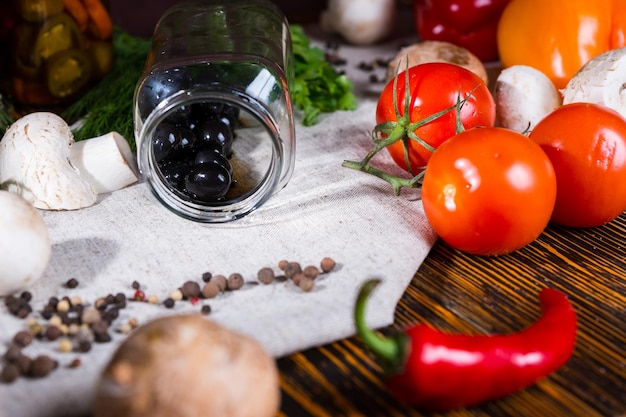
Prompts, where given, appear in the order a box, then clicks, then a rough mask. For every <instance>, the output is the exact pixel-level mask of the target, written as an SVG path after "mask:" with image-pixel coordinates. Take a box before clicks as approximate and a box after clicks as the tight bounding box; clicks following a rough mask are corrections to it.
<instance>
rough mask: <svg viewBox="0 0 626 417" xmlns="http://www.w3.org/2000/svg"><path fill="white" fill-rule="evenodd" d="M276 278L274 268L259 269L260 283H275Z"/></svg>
mask: <svg viewBox="0 0 626 417" xmlns="http://www.w3.org/2000/svg"><path fill="white" fill-rule="evenodd" d="M274 278H275V275H274V270H273V269H272V268H269V267H265V268H261V269H259V272H257V279H258V280H259V282H261V283H263V284H271V283H272V281H274Z"/></svg>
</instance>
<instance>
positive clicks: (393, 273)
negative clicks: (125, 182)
mask: <svg viewBox="0 0 626 417" xmlns="http://www.w3.org/2000/svg"><path fill="white" fill-rule="evenodd" d="M340 52H341V54H342V56H343V57H345V58H347V59H348V63H347V64H346V66H345V70H346V72H347V73H348V75H349V77H350V79H351V80H353V81H354V83H355V92H356V93H357V95H358V99H359V105H358V109H357V110H355V111H341V112H336V113H332V114H322V115H321V118H320V121H319V123H318V124H317V125H314V126H311V127H304V126H302V125H301V123H299V122H298V124H297V126H296V137H297V145H296V163H295V170H294V174H293V177H292V178H291V181H290V182H289V183H288V184H287V186H286V187H285V188H284V189H282V190H280V191H279V192H278V193H277V194H275V195H274V196H272V197H271V198H270V199H269V200H268V201H267V202H266V203H265V204H264V205H263V206H262V207H261V208H259V209H258V210H257V211H255V212H253V213H251V214H249V215H248V216H246V217H244V218H242V219H239V220H236V221H234V222H231V223H226V224H217V225H213V224H211V225H205V224H200V223H196V222H193V221H189V220H185V219H183V218H181V217H179V216H177V215H175V214H173V213H172V212H170V211H169V210H168V209H166V208H165V207H164V206H162V205H161V204H160V203H159V202H157V200H156V199H155V198H154V197H153V196H152V194H151V192H150V191H149V190H148V187H147V185H146V184H144V183H137V184H134V185H132V186H130V187H127V188H125V189H122V190H119V191H116V192H114V193H111V194H109V195H105V196H102V197H101V198H100V200H99V201H98V203H97V204H96V205H94V206H92V207H89V208H85V209H81V210H78V211H72V212H42V214H43V216H44V218H45V221H46V224H47V225H48V228H49V231H50V236H51V239H52V243H53V247H52V258H51V261H50V263H49V265H48V268H47V270H46V272H45V274H44V276H43V278H42V279H41V280H40V281H39V282H37V283H36V284H35V285H33V286H32V287H31V288H29V290H30V291H31V292H32V294H33V299H32V302H31V305H32V306H33V308H34V310H35V311H34V313H33V314H32V315H33V316H34V317H39V313H38V311H40V310H41V308H42V307H43V305H44V304H45V303H46V302H47V300H48V298H49V297H50V296H53V295H54V296H64V295H67V296H70V297H72V296H79V297H81V299H82V300H83V302H84V303H85V304H89V303H93V302H94V301H95V300H96V298H97V297H101V296H105V295H107V294H109V293H112V294H116V293H118V292H122V293H124V294H126V295H127V296H128V297H132V295H133V292H134V290H133V288H132V282H133V281H137V282H138V283H140V285H141V289H142V290H143V291H144V292H145V294H146V296H148V295H151V294H154V295H156V296H157V297H158V299H159V303H158V304H149V303H147V302H143V303H142V302H129V303H128V306H127V307H126V308H125V309H122V310H121V311H120V317H119V318H118V319H117V320H116V321H115V323H118V324H119V323H123V322H125V321H127V320H128V319H129V318H135V319H137V320H138V322H139V324H141V323H145V322H146V321H148V320H150V319H152V318H155V317H158V316H161V315H166V314H177V313H181V312H186V311H199V309H200V306H199V304H196V305H192V303H190V302H184V301H181V302H178V303H176V304H175V306H174V308H172V309H167V308H165V307H164V306H163V304H162V301H163V300H164V299H165V298H166V297H168V296H169V294H170V293H171V292H172V291H174V290H175V289H177V288H179V287H180V286H181V285H182V284H183V283H184V282H185V281H187V280H194V281H197V282H199V283H202V280H201V275H202V273H204V272H212V273H213V274H223V275H226V276H228V275H229V274H231V273H235V272H236V273H240V274H241V275H242V276H243V277H244V280H245V281H246V285H244V287H243V288H242V289H240V290H237V291H230V292H227V293H223V294H221V295H219V296H218V297H216V298H213V299H206V300H202V301H201V303H203V304H209V305H210V306H211V313H210V314H209V315H208V316H207V317H208V318H210V319H213V320H216V321H218V322H220V323H222V324H223V325H225V326H227V327H229V328H232V329H233V330H236V331H239V332H242V333H245V334H247V335H249V336H251V337H253V338H255V339H257V340H258V341H260V342H261V344H262V345H263V346H264V347H265V348H266V349H267V350H268V352H270V353H271V354H272V355H274V356H275V357H281V356H284V355H288V354H290V353H293V352H297V351H300V350H303V349H307V348H310V347H316V346H319V345H323V344H326V343H330V342H333V341H336V340H339V339H342V338H346V337H350V336H352V335H354V334H355V329H354V324H353V319H352V312H353V308H354V302H355V298H356V294H357V291H358V288H359V287H360V285H361V283H362V282H363V281H364V280H366V279H368V278H372V277H377V278H380V279H381V280H382V285H381V286H380V287H379V288H378V289H377V290H376V291H375V293H374V294H373V296H372V298H371V300H370V302H369V306H368V310H367V321H368V323H369V324H370V325H371V326H372V327H375V328H379V327H382V326H386V325H389V324H391V323H392V322H393V316H394V310H395V306H396V304H397V302H398V300H399V298H400V297H401V296H402V294H403V292H404V291H405V289H406V287H407V286H408V284H409V282H410V281H411V279H412V277H413V275H414V274H415V272H416V271H417V269H418V267H419V266H420V264H421V263H422V261H423V260H424V258H425V257H426V256H427V254H428V252H429V250H430V249H431V247H432V245H433V244H434V242H435V240H436V236H435V234H434V232H433V231H432V229H431V228H430V226H429V225H428V223H427V221H426V219H425V217H424V214H423V210H422V205H421V201H420V198H419V197H420V195H419V190H406V191H403V192H402V193H401V195H400V196H395V195H394V194H393V191H392V189H391V187H390V185H389V184H387V183H385V182H383V181H382V180H379V179H378V178H375V177H373V176H370V175H366V174H364V173H361V172H357V171H354V170H350V169H347V168H343V167H342V166H341V163H342V161H343V160H345V159H351V160H360V159H361V158H362V157H363V156H364V155H365V154H366V153H367V151H369V149H370V147H371V145H372V141H371V134H370V132H371V129H372V128H373V126H374V124H375V120H374V117H375V116H374V114H375V106H376V99H377V94H378V92H379V91H380V90H382V87H383V84H381V83H378V84H376V83H372V81H371V79H370V77H371V73H370V72H364V71H361V70H359V69H357V67H358V66H359V62H360V61H362V60H364V59H370V60H373V59H375V58H376V57H378V56H381V55H384V54H387V55H389V54H390V53H393V52H395V50H394V49H393V47H390V46H389V45H380V46H378V47H367V48H365V47H348V46H346V47H343V48H342V49H341V51H340ZM378 74H384V69H382V68H381V69H379V70H378ZM380 76H381V77H382V75H380ZM376 161H377V163H378V164H379V165H380V166H383V167H384V168H385V169H394V164H393V162H392V161H391V159H390V158H389V157H388V156H387V155H386V153H385V152H383V153H381V155H380V157H377V159H376ZM324 257H331V258H333V259H334V260H335V261H336V262H337V265H336V267H335V269H334V270H333V271H331V272H330V273H328V274H324V275H322V276H320V278H318V280H317V281H316V285H315V287H314V289H313V290H312V291H310V292H304V291H302V290H300V289H299V288H298V287H296V286H295V285H293V283H291V282H289V281H287V282H273V283H271V284H269V285H265V284H260V283H256V281H257V280H256V273H257V271H258V270H259V269H260V268H262V267H271V268H273V269H274V270H275V271H276V272H277V273H279V272H280V271H279V270H278V268H277V264H278V262H279V261H280V260H282V259H286V260H289V261H297V262H299V263H300V264H301V265H302V266H303V267H304V266H306V265H309V264H312V265H319V262H320V261H321V259H322V258H324ZM70 278H75V279H76V280H78V282H79V285H78V286H77V287H76V288H74V289H68V288H65V287H64V284H65V283H66V282H67V281H68V280H69V279H70ZM42 323H45V321H43V320H42ZM25 328H26V324H25V321H24V320H20V319H17V318H16V317H13V316H11V315H9V314H8V312H7V310H6V307H5V306H4V304H3V303H2V306H0V343H2V346H3V347H4V346H7V345H8V343H9V342H10V340H11V338H12V337H13V335H14V334H15V333H16V332H17V331H19V330H23V329H25ZM111 334H112V336H113V340H112V341H111V342H109V343H94V345H93V348H92V350H91V351H89V352H87V353H75V352H72V353H62V352H60V351H59V349H58V343H55V342H46V341H43V340H35V342H34V343H33V344H31V345H30V346H28V347H26V348H25V349H24V352H25V353H26V354H28V355H30V356H35V355H36V354H39V353H46V354H48V355H50V356H52V357H54V358H55V359H56V360H57V361H58V362H59V367H58V368H57V369H56V370H54V371H53V372H52V373H51V374H50V375H49V376H48V377H45V378H41V379H28V378H19V379H18V380H17V381H15V382H14V383H11V384H1V385H0V417H31V416H33V417H34V416H37V417H45V416H47V415H50V416H52V415H54V416H72V415H85V414H86V413H88V412H89V408H90V404H91V400H92V398H93V389H94V387H95V384H96V382H97V379H98V376H99V373H100V371H101V370H102V368H103V367H104V366H105V365H106V363H107V361H108V360H109V358H110V357H111V355H112V354H113V352H114V350H115V348H116V347H117V346H118V345H119V343H120V342H121V341H123V340H124V338H125V336H124V335H123V334H121V333H116V332H114V331H111ZM77 357H78V358H80V359H81V366H78V367H75V368H71V367H69V366H68V365H69V364H70V362H71V361H72V360H73V359H75V358H77Z"/></svg>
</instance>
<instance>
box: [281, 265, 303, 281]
mask: <svg viewBox="0 0 626 417" xmlns="http://www.w3.org/2000/svg"><path fill="white" fill-rule="evenodd" d="M284 272H285V276H286V277H287V278H293V277H294V275H296V274H299V273H301V272H302V267H301V266H300V264H299V263H298V262H288V263H287V265H285V269H284Z"/></svg>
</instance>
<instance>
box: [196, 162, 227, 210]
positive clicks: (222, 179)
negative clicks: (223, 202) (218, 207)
mask: <svg viewBox="0 0 626 417" xmlns="http://www.w3.org/2000/svg"><path fill="white" fill-rule="evenodd" d="M230 183H231V176H230V174H229V173H228V169H227V168H226V167H224V166H222V165H219V164H200V165H195V166H194V167H193V168H192V169H191V171H190V172H189V173H188V174H187V175H186V176H185V188H186V190H187V191H188V192H189V195H190V196H191V197H192V198H194V199H197V200H200V201H206V202H209V201H215V200H219V199H221V198H223V197H224V195H226V193H227V192H228V189H229V188H230Z"/></svg>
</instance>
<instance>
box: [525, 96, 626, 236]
mask: <svg viewBox="0 0 626 417" xmlns="http://www.w3.org/2000/svg"><path fill="white" fill-rule="evenodd" d="M529 137H530V139H532V140H534V141H535V142H536V143H538V144H539V145H540V146H541V148H542V149H543V150H544V152H545V153H546V154H547V155H548V157H549V158H550V160H551V161H552V165H553V166H554V170H555V173H556V180H557V194H556V203H555V207H554V212H553V213H552V221H553V222H554V223H556V224H560V225H563V226H570V227H595V226H600V225H602V224H604V223H607V222H609V221H611V220H613V219H614V218H616V217H617V216H619V215H620V214H621V213H622V212H624V210H626V120H625V119H624V118H623V117H622V116H621V115H620V114H619V113H617V112H616V111H614V110H612V109H610V108H608V107H604V106H602V105H599V104H591V103H571V104H566V105H563V106H561V107H559V108H557V109H556V110H554V111H553V112H551V113H550V114H548V115H547V116H546V117H544V118H543V119H542V120H541V121H540V122H539V123H537V125H536V126H535V127H534V128H533V130H532V132H531V133H530V135H529Z"/></svg>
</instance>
